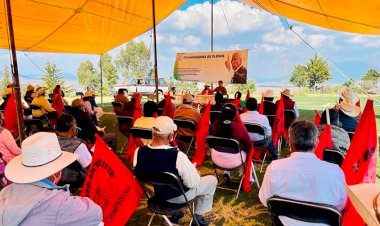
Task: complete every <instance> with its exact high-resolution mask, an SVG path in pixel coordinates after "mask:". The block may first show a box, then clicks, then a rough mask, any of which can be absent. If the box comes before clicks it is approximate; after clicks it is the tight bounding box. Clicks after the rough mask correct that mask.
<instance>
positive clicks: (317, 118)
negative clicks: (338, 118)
mask: <svg viewBox="0 0 380 226" xmlns="http://www.w3.org/2000/svg"><path fill="white" fill-rule="evenodd" d="M314 111H315V118H314V125H316V126H318V125H319V124H320V123H321V116H320V115H319V112H318V111H317V109H314Z"/></svg>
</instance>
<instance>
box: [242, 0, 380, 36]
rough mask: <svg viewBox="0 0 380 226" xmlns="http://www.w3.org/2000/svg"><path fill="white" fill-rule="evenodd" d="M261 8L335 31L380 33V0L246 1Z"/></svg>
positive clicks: (245, 0)
mask: <svg viewBox="0 0 380 226" xmlns="http://www.w3.org/2000/svg"><path fill="white" fill-rule="evenodd" d="M242 1H243V2H246V3H248V4H250V5H253V6H255V7H257V8H261V9H263V10H266V11H269V12H271V13H274V14H277V15H281V16H284V17H287V18H290V19H294V20H297V21H300V22H304V23H308V24H312V25H316V26H319V27H324V28H328V29H333V30H339V31H345V32H351V33H359V34H371V35H378V34H380V11H379V7H380V2H379V1H376V0H363V1H358V0H344V1H342V0H308V1H299V0H242Z"/></svg>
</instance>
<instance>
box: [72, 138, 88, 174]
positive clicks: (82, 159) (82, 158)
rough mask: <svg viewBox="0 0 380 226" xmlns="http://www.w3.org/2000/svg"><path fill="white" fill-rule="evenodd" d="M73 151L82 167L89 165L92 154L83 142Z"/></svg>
mask: <svg viewBox="0 0 380 226" xmlns="http://www.w3.org/2000/svg"><path fill="white" fill-rule="evenodd" d="M74 153H75V154H77V155H78V156H79V157H78V159H77V161H78V162H79V164H80V165H81V166H82V168H86V167H87V166H88V165H90V163H91V161H92V156H91V154H90V152H89V151H88V148H87V146H86V145H85V144H83V143H81V144H80V145H79V146H78V147H77V149H75V151H74Z"/></svg>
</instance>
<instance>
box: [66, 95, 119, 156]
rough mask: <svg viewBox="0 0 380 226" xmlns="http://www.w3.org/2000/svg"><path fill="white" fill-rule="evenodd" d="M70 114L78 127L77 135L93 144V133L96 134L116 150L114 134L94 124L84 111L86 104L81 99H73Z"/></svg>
mask: <svg viewBox="0 0 380 226" xmlns="http://www.w3.org/2000/svg"><path fill="white" fill-rule="evenodd" d="M71 115H72V116H74V118H75V121H76V122H77V124H78V128H80V131H78V134H77V137H79V138H81V139H82V140H84V141H86V142H88V143H90V144H91V145H93V144H95V134H98V135H99V136H101V137H102V139H103V140H104V142H106V143H107V144H108V146H110V147H111V149H112V150H113V151H116V134H114V133H106V132H105V131H104V129H101V128H99V127H97V126H96V125H95V123H94V121H93V120H92V119H91V118H90V116H89V114H88V113H87V112H86V106H85V104H84V101H83V100H82V99H75V100H73V102H72V109H71Z"/></svg>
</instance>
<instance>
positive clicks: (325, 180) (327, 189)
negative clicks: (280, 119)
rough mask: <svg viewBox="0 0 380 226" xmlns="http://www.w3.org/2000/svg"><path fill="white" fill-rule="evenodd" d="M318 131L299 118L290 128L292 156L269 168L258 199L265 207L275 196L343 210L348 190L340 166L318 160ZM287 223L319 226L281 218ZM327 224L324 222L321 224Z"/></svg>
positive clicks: (312, 125)
mask: <svg viewBox="0 0 380 226" xmlns="http://www.w3.org/2000/svg"><path fill="white" fill-rule="evenodd" d="M317 143H318V130H317V128H316V126H315V125H314V124H312V123H310V122H308V121H303V120H302V121H296V122H294V123H293V124H292V125H291V126H290V128H289V145H290V148H291V150H292V153H291V155H290V157H288V158H284V159H279V160H276V161H273V162H272V163H271V164H270V165H269V166H268V168H267V170H266V172H265V175H264V180H263V183H262V185H261V188H260V192H259V198H260V201H261V203H262V204H263V205H264V206H267V200H268V199H269V198H271V197H272V196H275V195H277V196H280V197H283V198H290V199H296V200H300V201H306V202H316V203H322V204H329V205H333V206H335V207H336V208H337V209H338V210H343V208H344V206H345V204H346V199H347V191H346V186H345V179H344V174H343V172H342V170H341V169H340V167H339V166H338V165H336V164H332V163H329V162H326V161H322V160H320V159H318V158H317V157H316V156H315V154H314V153H313V152H314V149H315V147H316V145H317ZM279 218H280V220H281V222H282V223H283V224H284V225H305V226H307V225H319V224H312V223H306V222H300V221H297V220H295V219H291V218H288V217H285V216H280V217H279ZM322 225H324V224H322Z"/></svg>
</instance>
